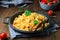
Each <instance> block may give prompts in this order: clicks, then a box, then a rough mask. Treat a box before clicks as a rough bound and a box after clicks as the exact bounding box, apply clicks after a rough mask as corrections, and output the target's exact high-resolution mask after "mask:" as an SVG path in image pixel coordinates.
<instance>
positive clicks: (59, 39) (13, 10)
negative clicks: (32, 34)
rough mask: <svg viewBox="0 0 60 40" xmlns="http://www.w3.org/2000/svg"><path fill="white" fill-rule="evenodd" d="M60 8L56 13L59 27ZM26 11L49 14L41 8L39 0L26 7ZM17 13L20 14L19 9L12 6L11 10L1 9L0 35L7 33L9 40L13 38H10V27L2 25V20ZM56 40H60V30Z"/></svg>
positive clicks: (38, 38)
mask: <svg viewBox="0 0 60 40" xmlns="http://www.w3.org/2000/svg"><path fill="white" fill-rule="evenodd" d="M59 7H60V6H58V8H57V9H56V10H55V11H54V13H55V14H56V16H57V19H58V20H59V21H58V25H59V26H60V8H59ZM25 9H31V10H39V11H44V12H47V11H45V10H42V9H41V8H40V6H39V3H38V0H34V3H33V4H32V5H30V6H27V7H25ZM16 12H18V8H17V7H12V6H11V7H10V8H1V7H0V33H2V32H6V33H7V37H8V39H9V40H11V38H10V34H9V29H8V25H6V24H3V23H2V18H3V17H6V16H11V15H13V14H15V13H16ZM17 40H18V39H17ZM19 40H52V39H51V36H49V37H44V38H41V37H37V38H20V39H19ZM56 40H60V29H58V31H57V32H56Z"/></svg>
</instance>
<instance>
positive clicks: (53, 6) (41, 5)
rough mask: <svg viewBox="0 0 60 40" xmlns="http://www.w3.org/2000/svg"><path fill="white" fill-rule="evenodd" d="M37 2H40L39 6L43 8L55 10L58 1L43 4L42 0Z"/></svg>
mask: <svg viewBox="0 0 60 40" xmlns="http://www.w3.org/2000/svg"><path fill="white" fill-rule="evenodd" d="M39 4H40V7H41V8H42V9H44V10H55V9H56V8H57V5H58V3H55V4H52V5H47V4H43V3H42V2H40V0H39Z"/></svg>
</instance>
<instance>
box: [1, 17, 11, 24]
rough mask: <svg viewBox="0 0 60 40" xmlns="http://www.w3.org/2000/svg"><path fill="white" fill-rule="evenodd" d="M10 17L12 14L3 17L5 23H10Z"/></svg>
mask: <svg viewBox="0 0 60 40" xmlns="http://www.w3.org/2000/svg"><path fill="white" fill-rule="evenodd" d="M10 17H11V16H8V17H4V18H2V23H4V24H9V19H10Z"/></svg>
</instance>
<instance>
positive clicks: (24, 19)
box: [12, 10, 49, 31]
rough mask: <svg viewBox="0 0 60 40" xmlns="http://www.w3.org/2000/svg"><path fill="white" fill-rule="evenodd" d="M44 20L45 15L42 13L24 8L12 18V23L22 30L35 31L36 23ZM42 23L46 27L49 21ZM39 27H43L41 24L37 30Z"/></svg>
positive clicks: (45, 18)
mask: <svg viewBox="0 0 60 40" xmlns="http://www.w3.org/2000/svg"><path fill="white" fill-rule="evenodd" d="M45 20H47V17H45V16H44V15H42V14H38V13H37V12H31V11H29V10H26V11H25V12H24V13H23V14H22V15H18V17H16V18H15V19H14V21H13V24H12V25H13V27H15V28H17V29H19V30H22V31H35V30H36V28H37V27H38V25H39V24H40V23H42V22H43V21H45ZM44 25H45V26H44V27H47V26H48V25H49V23H48V22H45V23H44ZM41 29H43V24H41V25H40V26H39V28H37V30H41Z"/></svg>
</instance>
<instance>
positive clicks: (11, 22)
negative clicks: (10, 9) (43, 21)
mask: <svg viewBox="0 0 60 40" xmlns="http://www.w3.org/2000/svg"><path fill="white" fill-rule="evenodd" d="M23 12H24V11H21V12H17V13H15V14H14V15H12V16H8V17H4V18H2V22H3V23H4V24H8V25H9V26H10V27H11V28H12V29H13V30H14V31H16V32H19V33H24V34H31V33H39V32H41V31H42V30H39V31H22V30H19V29H17V28H15V27H13V26H12V24H13V21H14V19H15V18H16V17H18V15H22V13H23ZM32 12H37V13H38V14H41V15H44V16H45V17H47V18H48V19H47V21H48V22H49V25H48V26H47V27H46V28H44V29H47V28H49V27H50V26H51V24H52V22H51V20H50V18H49V17H48V16H47V15H45V14H43V13H45V12H40V11H32ZM5 19H6V21H5ZM7 20H8V21H7Z"/></svg>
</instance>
